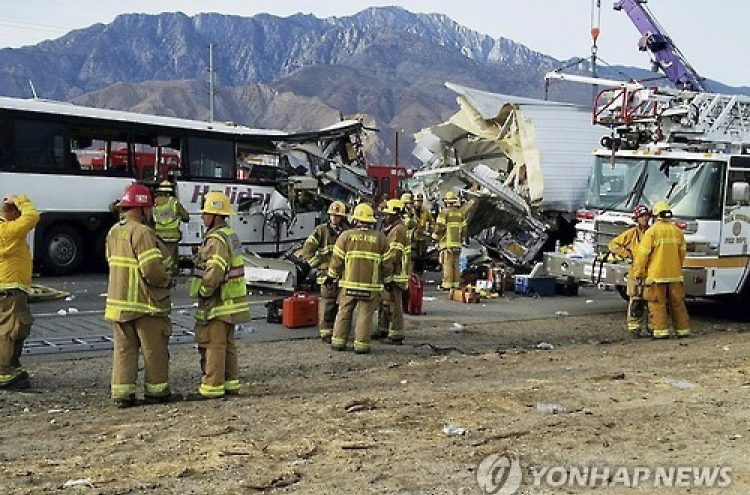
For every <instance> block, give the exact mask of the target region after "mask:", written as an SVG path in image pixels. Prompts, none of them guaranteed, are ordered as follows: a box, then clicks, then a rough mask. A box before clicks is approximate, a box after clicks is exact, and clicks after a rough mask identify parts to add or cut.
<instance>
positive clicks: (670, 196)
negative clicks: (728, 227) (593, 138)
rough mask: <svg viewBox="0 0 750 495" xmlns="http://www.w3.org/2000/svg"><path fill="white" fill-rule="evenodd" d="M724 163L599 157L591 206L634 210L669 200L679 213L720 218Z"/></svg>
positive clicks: (589, 197)
mask: <svg viewBox="0 0 750 495" xmlns="http://www.w3.org/2000/svg"><path fill="white" fill-rule="evenodd" d="M723 170H724V162H716V161H694V160H676V159H671V158H664V157H660V158H654V157H627V158H624V157H616V160H615V162H614V164H613V163H612V161H611V158H610V157H596V161H595V163H594V170H593V171H592V174H591V177H590V178H589V188H588V192H587V196H586V205H587V207H589V208H594V209H603V210H615V211H632V210H633V208H635V206H636V205H638V204H643V205H645V206H647V207H649V208H652V207H653V205H654V203H656V202H657V201H659V200H666V201H667V202H668V203H669V204H670V206H671V207H672V211H673V212H674V215H675V216H679V217H682V218H718V217H719V216H720V214H721V198H722V182H723V181H722V180H721V177H722V173H723Z"/></svg>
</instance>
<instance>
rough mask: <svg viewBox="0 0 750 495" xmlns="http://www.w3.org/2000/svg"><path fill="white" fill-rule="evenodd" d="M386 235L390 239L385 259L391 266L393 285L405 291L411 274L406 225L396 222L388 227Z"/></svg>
mask: <svg viewBox="0 0 750 495" xmlns="http://www.w3.org/2000/svg"><path fill="white" fill-rule="evenodd" d="M384 233H385V235H386V237H387V239H388V252H387V253H386V255H385V257H386V260H387V262H389V263H390V264H391V270H392V273H393V277H392V280H393V283H395V284H396V285H398V286H399V287H401V288H402V289H404V290H405V289H406V288H407V287H408V286H409V275H410V274H411V244H410V243H409V235H408V231H407V229H406V225H405V224H404V222H401V221H399V222H396V223H394V224H393V225H389V226H388V227H386V228H385V230H384Z"/></svg>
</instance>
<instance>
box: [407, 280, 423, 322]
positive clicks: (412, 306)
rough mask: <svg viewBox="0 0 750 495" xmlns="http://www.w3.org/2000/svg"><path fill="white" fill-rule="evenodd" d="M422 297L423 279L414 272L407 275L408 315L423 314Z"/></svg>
mask: <svg viewBox="0 0 750 495" xmlns="http://www.w3.org/2000/svg"><path fill="white" fill-rule="evenodd" d="M423 297H424V281H422V277H420V276H419V275H418V274H416V273H412V274H411V275H409V302H408V304H407V305H406V312H407V313H408V314H410V315H423V314H424V312H423V311H422V298H423Z"/></svg>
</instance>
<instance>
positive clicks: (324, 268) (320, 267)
mask: <svg viewBox="0 0 750 495" xmlns="http://www.w3.org/2000/svg"><path fill="white" fill-rule="evenodd" d="M341 232H342V231H341V230H339V229H335V228H334V227H333V225H331V224H330V223H324V224H320V225H318V226H317V227H315V230H313V232H312V233H311V234H310V235H309V236H308V237H307V239H306V240H305V244H304V245H303V246H302V253H301V254H302V257H303V258H304V259H305V261H307V262H308V263H309V264H310V267H311V268H316V269H317V272H318V277H317V282H318V283H319V284H322V283H323V280H324V279H325V276H326V273H327V272H328V266H329V265H330V263H331V256H333V246H334V245H335V244H336V239H338V237H339V235H340V234H341Z"/></svg>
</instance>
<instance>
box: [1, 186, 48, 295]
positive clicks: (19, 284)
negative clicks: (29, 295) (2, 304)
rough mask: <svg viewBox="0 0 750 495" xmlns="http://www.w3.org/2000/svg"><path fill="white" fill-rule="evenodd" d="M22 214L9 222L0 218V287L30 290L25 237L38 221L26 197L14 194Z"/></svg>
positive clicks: (29, 271)
mask: <svg viewBox="0 0 750 495" xmlns="http://www.w3.org/2000/svg"><path fill="white" fill-rule="evenodd" d="M13 202H14V203H15V205H16V206H17V207H18V209H19V210H20V211H21V216H20V217H18V218H17V219H15V220H12V221H0V290H8V289H21V290H23V291H25V292H29V290H31V270H32V266H31V250H30V249H29V244H28V243H27V242H26V236H27V235H28V234H29V232H31V230H32V229H33V228H34V227H35V226H36V224H37V223H38V222H39V212H38V211H36V208H34V205H33V204H32V203H31V200H29V198H28V197H27V196H24V195H19V196H16V198H15V200H14V201H13Z"/></svg>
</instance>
